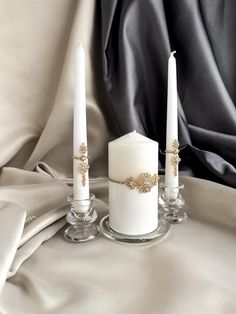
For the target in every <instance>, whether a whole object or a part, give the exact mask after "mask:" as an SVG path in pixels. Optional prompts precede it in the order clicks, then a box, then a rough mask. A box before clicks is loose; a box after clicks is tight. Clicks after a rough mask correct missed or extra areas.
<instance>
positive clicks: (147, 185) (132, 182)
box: [109, 172, 159, 193]
mask: <svg viewBox="0 0 236 314" xmlns="http://www.w3.org/2000/svg"><path fill="white" fill-rule="evenodd" d="M158 179H159V177H158V175H157V174H153V175H151V174H150V173H148V172H145V173H141V174H140V175H139V176H138V177H136V178H134V177H129V178H128V179H126V180H125V181H117V180H114V179H111V178H109V180H110V181H111V182H113V183H118V184H125V185H126V186H127V187H128V188H130V189H131V190H133V189H135V188H136V189H137V190H138V191H139V192H140V193H147V192H150V191H151V189H152V187H154V186H155V185H157V181H158Z"/></svg>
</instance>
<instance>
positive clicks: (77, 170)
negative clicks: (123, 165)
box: [73, 44, 89, 200]
mask: <svg viewBox="0 0 236 314" xmlns="http://www.w3.org/2000/svg"><path fill="white" fill-rule="evenodd" d="M73 137H74V139H73V177H74V199H75V200H84V199H88V198H89V177H88V153H87V126H86V94H85V53H84V49H83V47H82V44H79V46H78V47H77V50H76V65H75V94H74V132H73Z"/></svg>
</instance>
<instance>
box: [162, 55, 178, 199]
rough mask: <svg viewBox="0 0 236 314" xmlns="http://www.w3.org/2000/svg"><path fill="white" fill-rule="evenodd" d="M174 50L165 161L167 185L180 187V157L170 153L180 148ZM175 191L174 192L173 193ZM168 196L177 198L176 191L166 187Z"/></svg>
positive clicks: (169, 72)
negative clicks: (176, 160)
mask: <svg viewBox="0 0 236 314" xmlns="http://www.w3.org/2000/svg"><path fill="white" fill-rule="evenodd" d="M174 53H175V51H173V52H172V53H171V55H170V57H169V60H168V94H167V123H166V162H165V185H166V187H170V188H171V187H178V186H179V175H178V162H177V163H174V159H175V158H178V156H176V154H174V153H170V152H173V151H174V150H176V148H177V150H178V147H177V143H178V110H177V77H176V60H175V57H174ZM173 193H174V194H173ZM166 195H167V196H168V198H170V197H171V198H176V196H177V195H176V191H175V192H172V195H171V192H170V190H169V189H168V188H166Z"/></svg>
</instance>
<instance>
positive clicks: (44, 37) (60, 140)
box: [0, 0, 236, 314]
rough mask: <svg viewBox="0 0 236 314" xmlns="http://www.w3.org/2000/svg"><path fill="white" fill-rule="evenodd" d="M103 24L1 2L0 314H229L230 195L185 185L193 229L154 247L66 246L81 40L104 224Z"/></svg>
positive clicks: (87, 8) (110, 122) (176, 231)
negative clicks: (77, 52)
mask: <svg viewBox="0 0 236 314" xmlns="http://www.w3.org/2000/svg"><path fill="white" fill-rule="evenodd" d="M109 3H110V6H111V9H112V6H113V2H109ZM106 12H107V13H109V12H110V11H109V12H108V11H106ZM113 13H115V10H114V12H113ZM104 14H106V13H104V11H101V7H100V2H99V1H93V0H90V1H88V0H80V1H74V0H72V1H63V0H56V1H55V0H48V1H36V0H35V1H34V0H33V1H32V0H26V1H24V2H19V1H17V0H11V1H0V26H1V27H0V46H1V49H0V68H1V71H0V111H1V114H0V125H1V132H0V149H1V154H0V165H1V173H0V294H1V296H0V313H1V314H2V313H4V314H5V313H7V314H15V313H17V314H18V313H19V314H21V313H22V314H23V313H24V314H27V313H29V314H31V313H63V314H64V313H69V314H70V313H82V314H86V313H91V312H93V313H109V314H110V313H124V314H126V313H127V314H132V313H135V314H139V313H140V314H141V313H168V314H172V313H177V314H178V313H181V314H182V313H199V312H202V313H212V312H213V313H220V314H222V313H227V314H228V313H234V312H235V309H236V304H235V297H234V296H235V283H236V282H235V269H234V266H235V257H236V256H235V219H236V217H235V210H234V207H235V202H236V199H235V197H236V196H235V190H233V189H231V188H228V187H226V186H223V185H219V184H215V183H212V182H209V181H204V180H198V179H195V178H187V177H185V178H182V182H183V183H184V184H185V190H184V193H185V194H184V197H185V199H186V201H187V205H188V206H187V210H188V214H189V220H188V221H187V222H186V223H185V224H182V225H180V226H175V227H172V228H171V230H170V233H169V235H168V237H167V238H166V239H163V241H162V242H160V243H159V244H156V245H151V246H145V247H134V246H125V245H119V244H117V243H113V242H110V241H108V240H106V239H104V238H99V239H98V240H96V241H94V242H90V243H85V244H81V245H76V244H70V243H68V242H65V241H64V239H63V230H64V226H65V224H66V220H65V218H64V216H65V215H66V213H67V210H68V203H67V196H68V195H69V194H70V193H71V185H72V179H71V176H72V159H71V156H72V117H73V91H74V51H75V47H76V45H77V42H78V41H79V40H82V41H83V45H84V46H85V49H86V94H87V117H88V145H89V155H90V177H91V179H90V187H91V191H92V192H94V193H95V195H96V201H95V207H96V209H97V211H98V214H99V218H98V220H100V218H101V217H103V216H104V215H105V214H107V213H108V203H107V195H108V193H107V192H108V191H107V179H106V178H104V177H103V176H104V175H106V173H107V142H108V141H109V140H110V139H113V138H114V137H116V136H117V135H118V134H119V132H118V130H117V129H115V124H117V125H118V123H117V119H116V114H115V112H114V111H113V109H112V106H110V105H109V104H110V100H109V95H108V93H107V90H106V89H105V85H104V81H103V73H104V72H103V68H102V65H101V60H102V56H103V55H102V45H103V43H104V37H103V36H102V33H101V27H102V25H101V18H104ZM160 14H161V11H160ZM107 16H108V17H109V14H107ZM107 21H109V20H108V19H107ZM103 27H104V24H103ZM106 27H107V29H109V27H110V26H109V23H107V24H106ZM163 41H165V39H163ZM163 45H164V44H163ZM140 52H141V51H140ZM163 58H165V56H163ZM125 86H126V85H125ZM121 105H122V104H121ZM140 116H141V115H140ZM144 117H145V114H144ZM181 118H182V119H183V120H182V121H185V120H184V115H182V116H181ZM126 119H128V120H129V119H131V120H132V119H133V118H132V117H131V116H130V115H127V116H126V117H125V119H124V125H126ZM162 121H164V120H162ZM161 133H162V134H164V133H165V132H163V131H162V132H161ZM182 136H183V133H182ZM185 137H186V138H187V139H188V138H190V137H189V134H188V132H186V133H185ZM187 149H189V152H188V156H190V157H191V153H193V152H194V150H193V151H191V149H192V146H191V147H190V146H186V148H185V150H187ZM212 154H214V153H212ZM190 157H189V158H190ZM213 158H215V157H214V156H213ZM185 171H186V172H188V171H189V168H187V167H186V169H185ZM30 216H31V218H32V216H34V219H32V220H30V221H29V222H27V220H28V219H29V218H30ZM59 230H61V231H60V232H58V231H59Z"/></svg>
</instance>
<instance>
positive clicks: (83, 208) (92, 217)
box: [64, 194, 98, 243]
mask: <svg viewBox="0 0 236 314" xmlns="http://www.w3.org/2000/svg"><path fill="white" fill-rule="evenodd" d="M94 199H95V196H94V195H93V194H90V197H89V199H85V200H74V199H73V196H70V197H69V198H68V201H69V202H70V204H71V207H70V210H69V212H68V214H67V216H66V219H67V221H68V223H69V224H70V226H69V227H68V228H67V229H66V230H65V232H64V237H65V239H66V240H67V241H70V242H77V243H78V242H86V241H90V240H93V239H95V238H96V236H97V235H98V229H97V225H96V223H95V221H96V219H97V212H96V210H95V209H94V208H93V201H94Z"/></svg>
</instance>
